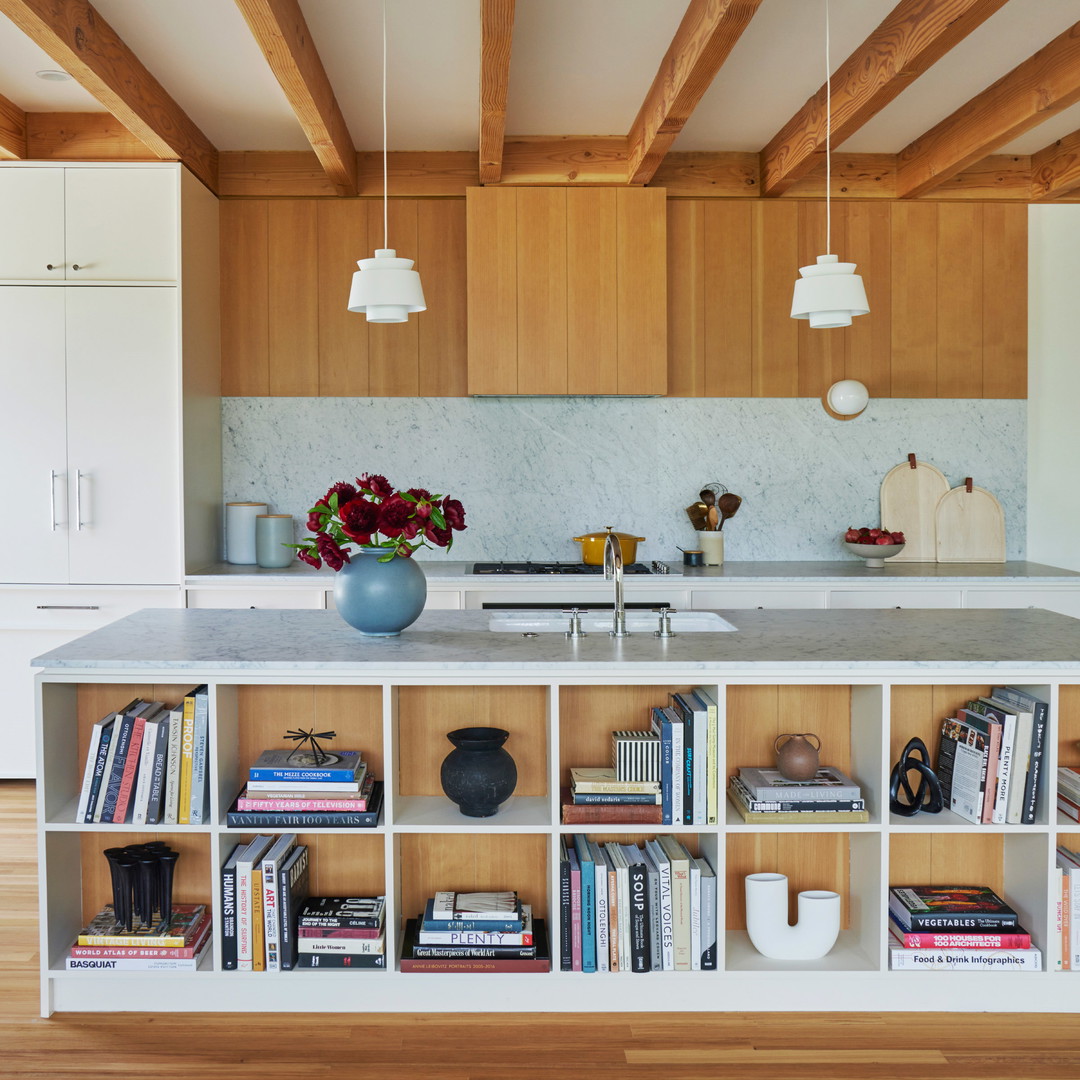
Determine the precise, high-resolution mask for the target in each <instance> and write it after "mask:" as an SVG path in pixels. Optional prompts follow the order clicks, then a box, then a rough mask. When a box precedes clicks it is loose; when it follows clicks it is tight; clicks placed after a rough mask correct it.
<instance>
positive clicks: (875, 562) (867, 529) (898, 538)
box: [844, 525, 905, 570]
mask: <svg viewBox="0 0 1080 1080" xmlns="http://www.w3.org/2000/svg"><path fill="white" fill-rule="evenodd" d="M904 542H905V541H904V534H903V533H902V532H890V531H889V530H888V529H886V528H884V527H883V526H869V525H864V526H862V527H861V528H856V527H854V526H852V527H851V528H849V529H848V530H847V531H846V532H845V533H844V546H845V547H846V548H847V549H848V551H850V552H851V553H852V554H853V555H858V556H859V558H860V559H864V560H865V561H866V565H867V567H870V568H872V569H875V570H879V569H881V568H882V567H883V566H884V565H885V560H886V559H889V558H892V556H893V555H899V554H900V552H901V551H903V550H904Z"/></svg>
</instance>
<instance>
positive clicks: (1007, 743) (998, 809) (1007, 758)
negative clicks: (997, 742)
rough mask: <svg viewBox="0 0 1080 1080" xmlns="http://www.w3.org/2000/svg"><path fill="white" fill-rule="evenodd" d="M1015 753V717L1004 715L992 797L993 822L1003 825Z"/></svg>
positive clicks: (1006, 812)
mask: <svg viewBox="0 0 1080 1080" xmlns="http://www.w3.org/2000/svg"><path fill="white" fill-rule="evenodd" d="M1015 751H1016V717H1015V716H1012V715H1009V714H1006V716H1005V718H1004V719H1003V720H1002V721H1001V756H1000V757H999V758H998V789H997V795H995V797H994V821H995V822H997V823H998V824H1000V825H1004V824H1005V822H1006V820H1007V818H1008V812H1009V787H1010V785H1011V784H1012V783H1013V769H1014V764H1013V758H1014V756H1015Z"/></svg>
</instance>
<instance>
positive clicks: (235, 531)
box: [225, 502, 267, 566]
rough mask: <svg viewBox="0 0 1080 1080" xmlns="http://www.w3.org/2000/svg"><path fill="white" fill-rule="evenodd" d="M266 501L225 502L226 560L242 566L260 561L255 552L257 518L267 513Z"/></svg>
mask: <svg viewBox="0 0 1080 1080" xmlns="http://www.w3.org/2000/svg"><path fill="white" fill-rule="evenodd" d="M266 510H267V507H266V503H254V502H231V503H226V504H225V560H226V562H231V563H235V564H237V565H240V566H247V565H251V564H252V563H256V562H258V559H257V558H256V554H255V519H256V518H257V517H258V516H259V515H260V514H265V513H266Z"/></svg>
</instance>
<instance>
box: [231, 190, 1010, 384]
mask: <svg viewBox="0 0 1080 1080" xmlns="http://www.w3.org/2000/svg"><path fill="white" fill-rule="evenodd" d="M543 190H544V189H538V193H537V198H538V199H542V198H543V195H542V192H543ZM667 217H668V227H667V262H668V341H667V347H668V395H669V396H671V397H819V396H821V394H823V393H824V391H825V390H826V389H827V388H828V386H829V385H831V383H833V382H834V381H836V380H837V379H839V378H843V377H848V378H856V379H860V380H861V381H862V382H864V383H865V384H866V385H867V387H868V388H869V390H870V393H871V395H872V396H874V397H940V398H949V397H964V398H981V397H987V398H1022V397H1025V396H1026V394H1027V207H1026V206H1025V205H1023V204H1015V205H1014V204H1008V203H977V202H969V201H964V202H922V201H920V202H900V201H886V200H880V201H861V202H857V201H850V202H836V201H834V202H833V205H832V245H831V246H832V247H833V250H834V251H835V252H836V253H837V254H839V255H840V257H841V258H842V259H845V260H848V261H853V262H855V263H856V264H857V266H858V273H860V274H861V275H862V278H863V282H864V284H865V285H866V289H867V294H868V298H869V302H870V309H871V310H870V314H869V315H866V316H862V317H859V318H856V319H855V320H854V322H853V323H852V325H851V326H850V327H846V328H842V329H836V330H811V329H810V328H809V326H808V325H807V324H806V323H805V322H803V321H796V320H793V319H791V318H790V306H791V292H792V288H793V286H794V283H795V280H796V277H797V274H798V267H799V266H805V265H807V264H809V263H812V262H813V261H814V259H815V257H816V256H817V255H818V254H821V253H822V252H823V251H824V237H825V210H824V203H823V202H820V201H810V200H761V199H738V200H735V199H708V198H701V199H679V198H676V199H669V200H668V214H667ZM534 224H535V226H536V227H537V228H538V229H539V228H540V227H541V226H542V224H543V220H542V215H540V214H539V213H538V215H537V218H536V220H535V222H534ZM389 239H390V242H391V243H392V244H394V245H396V247H397V250H398V251H399V253H400V254H402V255H403V256H406V257H411V258H414V259H415V260H416V265H417V269H419V270H420V272H421V278H422V281H423V285H424V291H425V295H426V298H427V302H428V310H427V311H425V312H421V313H420V314H418V315H415V316H412V317H410V319H409V322H408V323H405V324H398V325H391V326H375V325H373V326H369V325H368V324H367V322H366V321H365V320H364V318H363V316H360V315H354V314H351V313H350V312H348V311H347V310H346V300H347V296H348V289H349V283H350V280H351V275H352V272H353V271H354V270H355V268H356V266H355V263H356V260H357V259H359V258H367V257H369V256H370V255H371V254H372V253H373V251H374V249H375V248H376V247H378V246H381V244H382V200H381V199H365V198H361V199H317V198H310V199H303V198H298V199H288V198H279V199H226V200H223V201H222V203H221V243H222V369H223V370H222V392H223V393H224V394H225V395H227V396H254V397H258V396H350V397H351V396H357V397H363V396H427V397H439V396H461V395H465V394H466V393H467V392H468V391H467V381H466V380H467V343H466V270H465V266H466V260H465V250H466V226H465V205H464V199H461V198H445V199H408V198H402V199H392V200H391V201H390V223H389ZM486 239H487V241H489V243H490V246H491V249H492V260H491V264H490V265H491V268H492V272H493V273H496V274H497V275H498V276H499V286H500V288H503V289H507V290H509V291H510V294H511V295H512V294H513V292H514V290H515V288H516V286H515V282H514V281H513V280H511V279H510V277H509V276H508V275H507V274H506V273H505V267H504V266H503V264H502V262H500V261H499V260H498V259H496V257H495V256H496V255H497V253H498V249H499V243H498V242H497V241H498V238H497V237H488V238H486ZM536 329H537V334H538V336H537V339H536V340H537V341H539V340H540V338H541V337H542V333H541V331H542V330H543V329H544V327H543V326H538V327H537V328H536ZM602 353H603V350H600V354H602ZM540 362H541V358H540V357H538V358H537V363H538V364H539V363H540ZM583 362H584V363H590V362H591V361H589V359H588V357H585V358H584V360H583ZM572 382H573V383H574V385H581V386H587V385H588V379H587V378H586V379H584V381H582V380H576V381H572Z"/></svg>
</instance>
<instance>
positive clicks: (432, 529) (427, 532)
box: [424, 521, 454, 547]
mask: <svg viewBox="0 0 1080 1080" xmlns="http://www.w3.org/2000/svg"><path fill="white" fill-rule="evenodd" d="M424 536H426V537H427V538H428V539H429V540H430V541H431V542H432V543H433V544H437V545H438V546H439V547H449V546H450V545H451V544H452V543H453V542H454V534H453V533H452V532H451V531H450V530H449V529H440V528H439V527H438V526H437V525H433V524H432V523H431V522H430V521H429V522H428V523H427V527H426V528H425V529H424Z"/></svg>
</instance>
